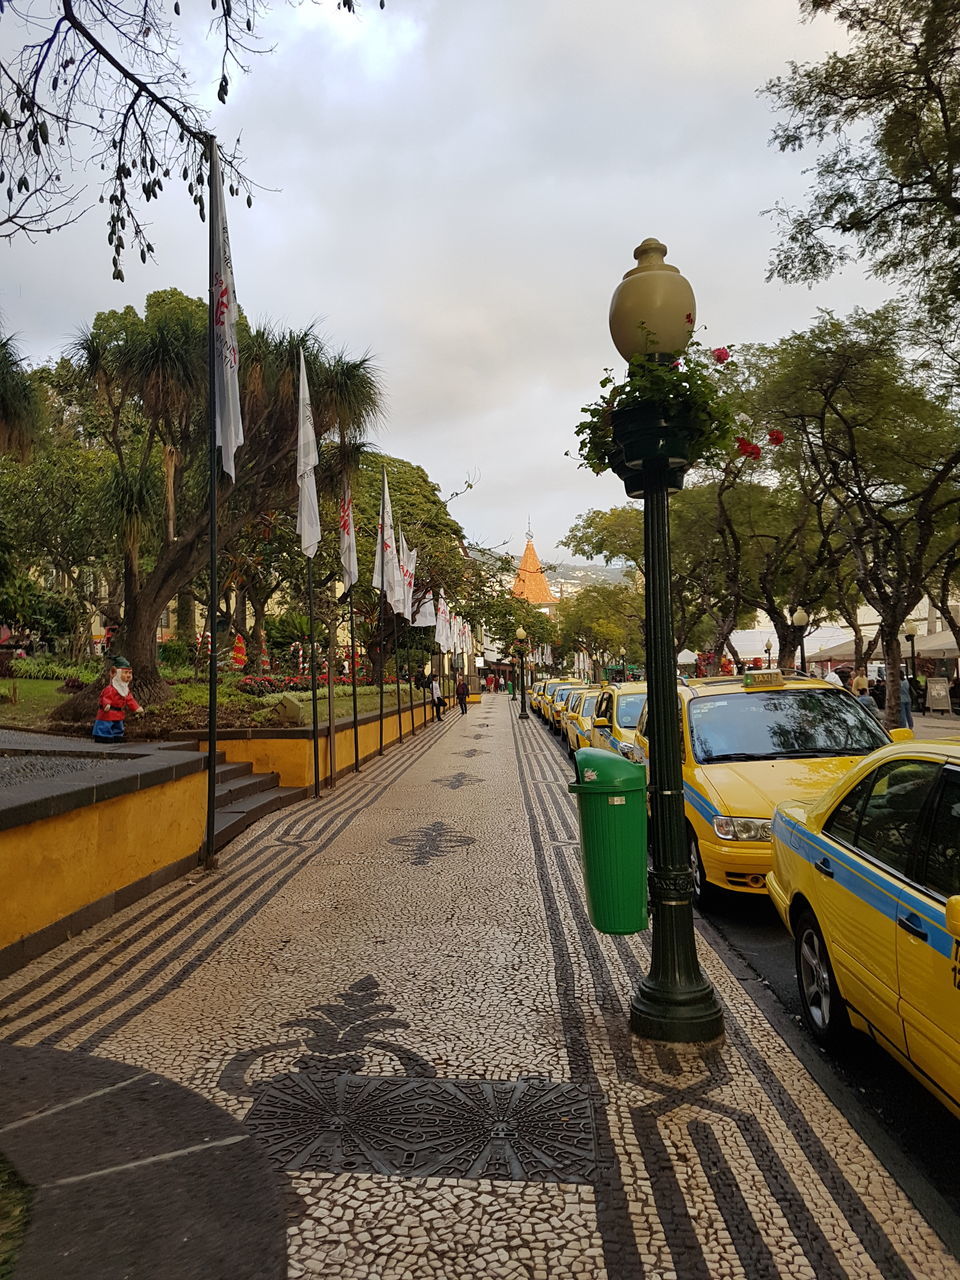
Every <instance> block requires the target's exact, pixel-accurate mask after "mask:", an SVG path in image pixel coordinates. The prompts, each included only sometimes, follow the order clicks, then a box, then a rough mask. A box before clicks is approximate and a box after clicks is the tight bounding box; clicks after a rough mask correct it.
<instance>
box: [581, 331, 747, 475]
mask: <svg viewBox="0 0 960 1280" xmlns="http://www.w3.org/2000/svg"><path fill="white" fill-rule="evenodd" d="M729 354H730V353H729V351H727V349H726V348H725V347H718V348H716V349H715V350H713V351H711V350H708V349H707V348H705V347H703V346H701V345H700V343H697V342H692V343H690V345H689V346H688V347H687V349H686V350H685V351H684V352H682V353H681V354H679V355H668V356H659V357H654V356H635V357H634V358H633V359H632V360H631V361H630V365H629V367H628V369H627V376H626V378H625V379H624V381H622V382H617V383H615V382H614V380H613V372H612V370H610V369H606V370H604V376H603V377H602V378H601V380H600V387H601V390H602V391H603V392H604V394H603V395H602V396H601V398H600V399H599V400H595V401H594V402H593V403H592V404H588V405H584V407H583V408H582V409H581V413H584V414H585V415H586V416H585V418H584V419H583V420H582V421H581V423H580V424H579V426H578V427H577V428H576V435H577V437H578V439H579V441H580V444H579V448H578V452H579V455H580V459H581V462H580V465H581V466H583V467H587V468H589V470H591V471H593V472H595V473H596V474H598V475H599V474H600V473H601V472H603V471H607V470H609V469H610V466H611V456H612V455H613V453H614V451H615V444H614V437H613V422H612V418H611V414H612V413H613V411H614V410H617V409H644V410H646V411H647V412H648V413H649V414H650V415H651V416H652V417H657V418H659V419H660V420H661V421H662V422H663V423H665V424H666V425H667V426H668V427H673V428H675V429H677V430H679V431H680V432H681V433H682V434H684V435H686V436H687V437H688V439H689V441H690V455H689V456H690V459H691V461H697V460H699V459H701V458H712V457H716V456H718V455H719V454H721V453H722V452H723V451H724V450H725V449H726V448H727V446H728V445H729V443H730V440H731V438H732V435H733V421H734V406H733V402H732V400H731V398H730V395H729V390H728V389H729V388H730V387H731V385H732V384H733V382H734V380H735V370H736V365H735V363H734V362H733V361H731V360H730V359H729Z"/></svg>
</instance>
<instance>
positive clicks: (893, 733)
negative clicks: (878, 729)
mask: <svg viewBox="0 0 960 1280" xmlns="http://www.w3.org/2000/svg"><path fill="white" fill-rule="evenodd" d="M887 733H889V735H890V737H891V739H892V740H893V741H894V742H909V741H910V740H911V739H912V738H913V736H914V733H913V730H912V729H888V730H887Z"/></svg>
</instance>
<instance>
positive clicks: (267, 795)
mask: <svg viewBox="0 0 960 1280" xmlns="http://www.w3.org/2000/svg"><path fill="white" fill-rule="evenodd" d="M310 794H311V789H310V788H309V787H271V788H270V789H269V790H268V791H257V792H254V793H253V794H252V795H248V796H244V797H242V798H241V799H239V800H235V801H233V802H232V803H231V804H230V806H229V807H226V806H225V807H224V808H222V809H221V808H218V809H217V811H216V814H215V815H214V838H213V843H214V848H215V849H222V848H223V846H224V845H225V844H229V843H230V841H231V840H235V839H236V837H237V836H239V835H242V834H243V832H244V831H246V829H247V827H249V826H251V825H252V824H253V823H254V822H256V821H257V819H258V818H263V817H266V815H267V814H268V813H273V812H275V811H276V810H277V809H283V808H285V807H286V806H287V805H289V804H297V803H298V801H300V800H306V799H307V798H308V797H309V796H310Z"/></svg>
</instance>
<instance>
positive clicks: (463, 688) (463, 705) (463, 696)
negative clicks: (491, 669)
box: [456, 676, 470, 716]
mask: <svg viewBox="0 0 960 1280" xmlns="http://www.w3.org/2000/svg"><path fill="white" fill-rule="evenodd" d="M469 692H470V690H469V688H468V687H467V682H466V680H465V679H464V677H463V676H461V677H460V679H459V680H458V681H457V689H456V694H457V706H458V707H459V708H460V714H461V715H462V716H465V715H466V714H467V694H468V693H469Z"/></svg>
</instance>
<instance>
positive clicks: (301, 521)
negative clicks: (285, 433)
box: [297, 347, 320, 559]
mask: <svg viewBox="0 0 960 1280" xmlns="http://www.w3.org/2000/svg"><path fill="white" fill-rule="evenodd" d="M318 460H319V454H318V453H317V434H316V432H315V431H314V429H313V409H312V408H311V406H310V388H309V386H308V385H307V365H306V361H305V360H304V358H303V347H301V348H300V406H299V414H298V416H297V484H298V485H299V486H300V502H299V505H298V506H297V533H299V535H300V546H301V547H302V548H303V554H304V555H305V556H306V557H307V558H308V559H310V558H311V557H312V556H315V555H316V554H317V547H318V546H319V545H320V511H319V508H318V507H317V478H316V476H315V475H314V474H313V469H314V467H315V466H316V465H317V462H318Z"/></svg>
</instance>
